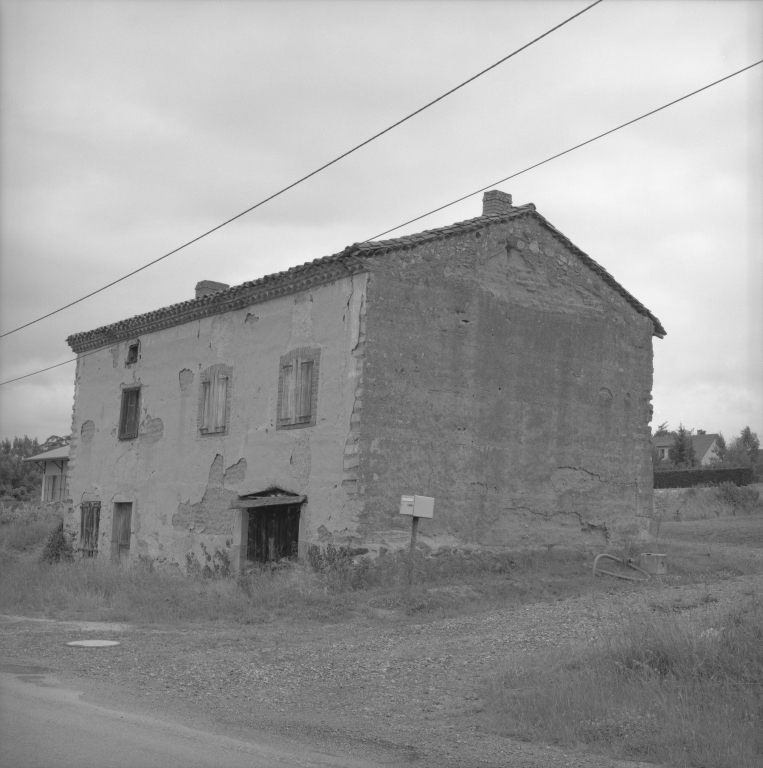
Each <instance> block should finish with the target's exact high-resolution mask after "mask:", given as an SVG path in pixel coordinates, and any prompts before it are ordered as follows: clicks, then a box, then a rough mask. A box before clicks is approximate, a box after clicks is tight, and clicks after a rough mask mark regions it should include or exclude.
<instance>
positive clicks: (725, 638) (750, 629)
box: [489, 598, 763, 768]
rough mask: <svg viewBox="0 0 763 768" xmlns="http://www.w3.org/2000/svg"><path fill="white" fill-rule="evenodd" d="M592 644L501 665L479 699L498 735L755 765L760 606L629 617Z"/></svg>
mask: <svg viewBox="0 0 763 768" xmlns="http://www.w3.org/2000/svg"><path fill="white" fill-rule="evenodd" d="M606 640H607V642H606V644H605V645H604V646H603V647H602V648H598V649H596V650H595V651H594V650H591V651H588V652H586V653H578V654H576V655H574V656H573V657H572V658H570V655H569V653H565V654H556V655H549V656H546V657H543V658H538V659H537V660H536V662H535V664H534V665H533V666H532V667H530V668H528V667H526V666H525V667H523V668H521V669H505V670H504V671H503V673H502V675H501V676H500V677H499V679H498V680H497V681H496V682H495V683H494V684H493V685H492V686H491V689H490V693H489V699H490V703H491V710H492V714H493V716H494V718H495V721H496V723H497V727H498V730H499V731H500V732H502V733H504V734H505V735H507V736H512V737H515V738H517V737H518V738H521V739H525V740H531V741H534V740H539V741H543V742H547V743H555V744H563V745H565V746H582V747H585V748H587V749H593V750H595V751H602V752H605V753H607V754H609V755H611V756H613V757H619V758H623V759H638V760H646V761H652V762H656V763H659V764H665V765H670V766H704V767H705V768H710V767H711V766H712V767H713V768H759V767H760V765H761V764H763V606H762V605H761V603H760V601H759V600H755V599H752V598H751V599H750V602H749V603H748V605H746V606H744V607H743V608H740V609H738V610H735V611H732V612H729V613H727V614H726V615H725V616H723V618H722V619H721V620H720V621H715V622H711V623H708V624H704V625H703V624H700V625H699V626H689V625H688V624H687V623H682V622H681V621H680V620H679V618H678V617H676V616H660V617H656V618H654V619H653V620H651V621H646V622H644V621H639V622H638V623H637V622H633V624H631V625H629V626H623V627H622V629H621V631H620V633H619V634H616V635H613V636H610V637H608V638H607V639H606Z"/></svg>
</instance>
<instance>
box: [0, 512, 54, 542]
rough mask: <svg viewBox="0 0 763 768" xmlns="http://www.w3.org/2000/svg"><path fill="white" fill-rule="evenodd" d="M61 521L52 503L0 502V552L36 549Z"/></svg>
mask: <svg viewBox="0 0 763 768" xmlns="http://www.w3.org/2000/svg"><path fill="white" fill-rule="evenodd" d="M60 522H61V513H60V511H59V510H57V509H56V508H55V507H54V506H52V505H47V504H31V503H17V504H13V505H6V504H0V552H4V553H7V552H29V551H32V550H35V549H38V548H39V547H40V546H42V544H43V543H44V542H45V540H46V539H47V538H48V536H50V534H51V533H52V532H53V531H54V530H55V529H56V527H57V526H58V524H59V523H60Z"/></svg>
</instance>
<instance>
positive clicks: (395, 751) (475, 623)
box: [0, 575, 763, 768]
mask: <svg viewBox="0 0 763 768" xmlns="http://www.w3.org/2000/svg"><path fill="white" fill-rule="evenodd" d="M761 588H763V576H762V575H756V576H742V577H737V578H729V579H725V580H721V581H714V582H712V583H710V584H707V585H699V586H698V585H692V586H671V585H670V584H665V583H662V584H658V583H657V582H656V581H655V582H652V583H650V584H648V585H637V586H633V587H632V588H631V589H628V590H626V591H618V592H617V593H616V594H596V595H592V596H587V597H582V598H574V599H567V600H563V601H559V602H555V603H534V604H529V605H525V606H522V607H519V608H516V609H507V610H501V611H494V612H490V613H486V614H480V615H476V616H466V617H460V618H451V619H443V620H438V621H432V622H427V623H418V624H416V623H411V620H410V619H409V618H408V619H404V618H402V617H399V616H396V615H395V614H393V613H392V612H386V615H383V616H380V618H379V619H378V620H377V622H375V623H373V625H372V626H368V625H367V624H366V625H360V624H356V623H343V624H336V625H313V624H309V625H307V624H306V623H304V622H303V623H301V624H299V625H296V626H294V627H287V626H285V625H284V624H283V623H279V624H275V623H274V624H269V625H264V626H259V627H252V626H246V627H241V626H231V625H228V626H225V627H222V628H221V627H219V626H217V625H210V626H194V627H191V628H188V627H183V628H167V627H163V628H161V629H157V628H141V627H135V626H127V625H106V624H92V623H91V624H89V625H88V624H86V623H84V622H53V621H45V620H30V619H23V618H20V617H5V618H4V620H3V621H2V622H0V657H2V659H3V661H5V662H10V663H14V664H35V665H43V666H45V667H46V668H48V669H50V670H52V671H53V672H55V673H56V674H57V675H59V676H61V677H62V678H68V679H72V678H76V679H77V680H78V681H79V682H80V683H81V684H85V683H91V684H93V685H94V686H95V687H96V688H97V687H98V686H99V685H100V686H102V687H104V690H105V688H106V687H109V686H110V687H111V689H112V690H113V689H115V688H116V687H118V689H119V690H120V691H121V692H123V694H124V696H129V697H131V700H132V701H133V702H136V701H137V702H139V703H140V706H141V708H142V709H144V710H149V711H156V712H163V713H170V712H171V713H174V714H175V715H176V716H178V717H183V718H186V720H188V721H191V720H193V721H195V722H197V723H199V724H200V726H205V727H209V728H210V729H212V728H214V729H216V730H218V731H219V730H223V731H225V732H226V733H228V734H233V735H237V736H238V737H240V738H241V737H243V738H245V737H246V734H247V732H249V733H253V732H255V731H257V732H261V733H269V734H271V735H278V734H281V735H283V736H284V737H288V738H289V739H298V740H299V739H301V740H304V741H308V742H311V743H315V744H325V745H330V746H331V745H333V746H334V747H335V748H341V749H342V750H344V751H349V752H351V753H352V752H353V751H354V752H355V754H358V755H364V756H369V755H371V756H373V755H376V756H378V757H379V758H380V759H381V758H383V760H382V762H389V764H391V765H405V764H408V763H415V764H416V765H421V766H429V765H432V766H474V768H488V766H512V768H513V767H516V768H541V767H543V768H557V767H561V766H576V767H579V768H580V767H582V766H586V768H603V766H619V768H626V766H629V767H631V768H633V767H634V766H636V765H640V764H637V763H629V762H618V761H613V760H611V759H608V758H603V757H600V756H592V755H588V754H583V753H580V752H573V751H568V752H565V751H563V750H559V749H557V748H551V747H548V746H545V745H541V744H529V743H523V742H517V741H512V740H509V739H506V738H503V737H500V736H497V735H495V734H492V733H490V732H489V728H490V717H489V713H488V712H487V711H486V710H485V702H484V701H483V699H482V695H483V693H484V691H485V686H486V684H487V683H488V682H489V681H490V679H491V678H493V677H495V675H496V673H497V672H498V671H499V670H500V668H501V666H502V665H504V664H506V663H508V662H511V661H519V662H521V660H522V659H524V658H529V657H531V656H533V655H536V654H538V653H539V652H543V651H545V650H548V649H551V648H561V647H566V646H571V645H572V646H578V647H579V646H581V645H584V646H588V645H591V644H593V643H595V642H596V640H597V638H598V637H600V636H601V635H602V634H603V633H605V632H606V631H607V630H608V629H609V628H612V627H616V626H617V625H619V624H621V623H622V622H623V621H627V620H631V619H633V618H634V617H636V618H637V617H638V616H639V615H643V614H645V613H653V612H655V611H657V612H675V613H676V614H677V615H680V616H681V617H682V620H689V621H691V620H693V619H694V618H700V617H701V618H707V614H708V612H709V613H714V612H720V611H725V610H728V609H729V608H730V607H731V606H732V605H733V604H734V603H736V602H738V601H740V600H743V599H745V598H747V597H748V596H750V595H754V594H757V595H760V594H761ZM83 637H99V638H107V639H116V640H119V641H120V642H121V645H119V646H115V647H112V648H105V649H89V650H83V649H74V648H69V647H67V646H66V645H65V643H66V642H68V641H70V640H74V639H81V638H83Z"/></svg>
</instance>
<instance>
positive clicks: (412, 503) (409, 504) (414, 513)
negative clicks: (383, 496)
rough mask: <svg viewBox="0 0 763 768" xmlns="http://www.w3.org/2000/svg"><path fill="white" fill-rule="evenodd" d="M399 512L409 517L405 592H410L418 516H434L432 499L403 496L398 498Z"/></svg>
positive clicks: (413, 570) (413, 571)
mask: <svg viewBox="0 0 763 768" xmlns="http://www.w3.org/2000/svg"><path fill="white" fill-rule="evenodd" d="M400 514H401V515H409V516H410V517H411V549H410V552H409V554H408V586H407V592H408V594H410V592H411V587H413V576H414V573H415V569H414V565H415V556H416V536H417V535H418V532H419V518H420V517H426V518H429V519H430V520H431V519H432V518H433V517H434V499H433V498H432V497H431V496H403V497H402V498H401V499H400Z"/></svg>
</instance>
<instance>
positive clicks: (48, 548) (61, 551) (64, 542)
mask: <svg viewBox="0 0 763 768" xmlns="http://www.w3.org/2000/svg"><path fill="white" fill-rule="evenodd" d="M40 559H41V560H42V561H43V562H44V563H71V562H73V561H74V548H73V547H72V543H71V541H70V540H69V538H68V537H67V536H66V534H65V533H64V521H63V520H62V521H61V522H60V523H59V524H58V527H57V528H56V530H55V531H53V533H51V534H50V537H49V538H48V540H47V541H46V542H45V549H43V550H42V555H41V556H40Z"/></svg>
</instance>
